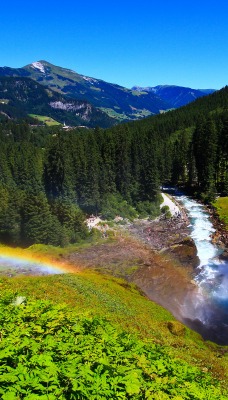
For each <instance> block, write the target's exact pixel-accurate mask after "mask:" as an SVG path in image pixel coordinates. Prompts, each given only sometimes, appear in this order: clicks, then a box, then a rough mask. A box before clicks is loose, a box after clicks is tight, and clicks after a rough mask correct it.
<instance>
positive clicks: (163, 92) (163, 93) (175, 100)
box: [132, 85, 215, 108]
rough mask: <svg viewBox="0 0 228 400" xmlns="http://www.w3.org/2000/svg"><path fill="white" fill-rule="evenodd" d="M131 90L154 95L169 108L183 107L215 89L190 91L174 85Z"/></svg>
mask: <svg viewBox="0 0 228 400" xmlns="http://www.w3.org/2000/svg"><path fill="white" fill-rule="evenodd" d="M132 90H137V91H139V92H148V93H155V94H156V95H157V96H159V97H160V99H162V100H163V101H165V102H166V103H168V104H169V107H170V108H179V107H182V106H185V105H186V104H188V103H191V102H192V101H194V100H196V99H198V98H199V97H203V96H205V95H208V94H211V93H213V92H215V89H191V88H187V87H182V86H174V85H158V86H155V87H140V86H133V88H132Z"/></svg>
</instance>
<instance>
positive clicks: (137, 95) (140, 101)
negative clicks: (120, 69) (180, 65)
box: [0, 61, 208, 124]
mask: <svg viewBox="0 0 228 400" xmlns="http://www.w3.org/2000/svg"><path fill="white" fill-rule="evenodd" d="M0 76H5V77H19V76H20V77H28V78H31V79H33V80H35V81H37V82H38V83H40V84H42V85H44V86H47V87H49V88H50V89H51V90H54V91H56V92H58V93H60V94H62V95H65V96H67V97H70V98H73V99H77V100H82V101H87V102H89V103H91V104H92V105H93V106H94V107H97V108H99V109H100V110H101V111H103V112H105V113H106V114H107V115H108V116H109V117H112V118H113V119H112V122H113V124H114V123H116V122H122V121H129V120H135V119H141V118H144V117H147V116H150V115H153V114H159V113H161V112H164V111H167V110H169V109H171V108H177V107H179V106H181V105H184V104H187V103H188V102H190V101H192V100H195V99H196V98H197V97H200V96H204V95H205V94H207V93H208V92H207V90H206V93H205V92H203V91H197V90H196V91H194V90H193V89H188V88H180V89H181V91H182V92H183V95H181V96H180V95H179V94H178V93H177V94H169V91H168V94H166V92H167V90H166V89H165V90H163V89H162V88H163V87H162V86H159V87H157V89H156V90H155V89H154V90H148V88H145V89H144V88H142V90H141V89H140V88H139V87H136V88H133V89H127V88H125V87H122V86H119V85H117V84H113V83H108V82H105V81H103V80H101V79H95V78H92V77H88V76H84V75H81V74H78V73H77V72H75V71H72V70H70V69H66V68H62V67H58V66H55V65H53V64H51V63H49V62H47V61H37V62H33V63H32V64H29V65H26V66H25V67H23V68H10V67H2V68H0ZM158 88H160V89H159V90H158ZM170 88H171V87H170ZM177 88H178V87H177ZM185 89H186V90H185ZM178 90H179V89H178ZM178 90H177V91H178ZM174 91H175V90H174ZM185 92H186V93H185ZM191 92H192V93H193V92H194V93H195V92H196V93H195V94H194V95H190V94H189V93H191ZM178 96H179V97H181V98H179V100H178Z"/></svg>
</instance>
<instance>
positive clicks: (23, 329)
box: [0, 272, 228, 400]
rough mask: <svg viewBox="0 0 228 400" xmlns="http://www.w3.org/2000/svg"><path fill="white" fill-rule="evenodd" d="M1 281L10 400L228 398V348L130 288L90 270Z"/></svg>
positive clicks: (4, 382)
mask: <svg viewBox="0 0 228 400" xmlns="http://www.w3.org/2000/svg"><path fill="white" fill-rule="evenodd" d="M0 283H1V298H0V312H1V316H2V319H1V344H0V347H1V357H0V365H1V370H2V376H1V388H0V393H1V394H2V399H17V398H18V396H19V398H21V399H30V398H31V399H33V398H34V399H35V397H36V398H39V396H42V398H45V399H48V398H50V399H54V398H61V399H69V398H72V399H109V398H110V399H117V398H123V399H171V398H172V399H203V400H207V399H209V398H210V399H214V400H217V399H218V398H219V399H223V400H225V399H227V398H228V397H227V396H228V392H227V385H226V384H227V365H228V364H227V353H226V352H225V351H224V349H222V348H219V347H218V346H215V345H212V344H211V343H209V342H208V343H205V342H203V341H202V340H201V338H200V337H199V336H198V335H197V334H195V333H193V332H192V331H190V330H189V329H187V328H185V327H184V326H183V325H181V324H180V323H178V322H176V321H175V320H174V318H173V317H172V316H171V315H170V314H169V313H168V312H167V311H165V310H164V309H162V308H161V307H160V306H158V305H156V304H154V303H153V302H151V301H149V300H147V299H146V298H145V297H144V296H142V295H141V294H139V293H138V292H137V290H136V288H135V287H133V286H131V285H128V284H127V283H126V282H124V281H122V280H119V279H116V278H111V277H107V276H102V275H100V274H96V273H94V272H80V273H77V274H76V275H72V274H71V275H69V274H67V275H59V276H50V277H39V278H38V277H27V278H25V277H23V278H14V279H1V282H0ZM15 301H16V302H17V303H18V305H15V304H16V303H15ZM64 302H65V303H67V306H66V305H64V304H63V303H64ZM20 303H21V304H20ZM126 332H127V333H126ZM209 360H210V362H209ZM6 366H7V367H6ZM219 381H220V383H219Z"/></svg>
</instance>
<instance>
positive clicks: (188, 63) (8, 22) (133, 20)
mask: <svg viewBox="0 0 228 400" xmlns="http://www.w3.org/2000/svg"><path fill="white" fill-rule="evenodd" d="M227 21H228V0H214V1H212V0H182V1H181V0H173V1H171V0H163V1H161V0H157V1H154V0H150V1H149V0H146V1H144V0H141V1H138V0H135V1H133V0H132V1H129V0H126V1H124V0H122V1H120V0H115V1H113V2H111V1H102V0H97V1H95V0H94V1H90V0H87V1H86V0H80V1H77V0H75V1H73V0H69V1H68V0H65V1H64V0H63V1H58V0H57V1H53V0H50V1H49V0H46V1H44V0H40V1H36V2H32V1H29V2H28V1H23V0H20V1H17V0H12V1H4V2H2V4H1V17H0V35H1V36H0V66H12V67H22V66H24V65H26V64H29V63H31V62H34V61H38V60H46V61H49V62H51V63H53V64H55V65H60V66H63V67H66V68H70V69H73V70H75V71H77V72H78V73H81V74H84V75H88V76H92V77H95V78H100V79H103V80H105V81H108V82H113V83H118V84H119V85H122V86H126V87H132V86H133V85H139V86H156V85H159V84H172V85H181V86H189V87H192V88H215V89H219V88H221V87H223V86H225V85H226V84H228V79H227V72H228V24H227Z"/></svg>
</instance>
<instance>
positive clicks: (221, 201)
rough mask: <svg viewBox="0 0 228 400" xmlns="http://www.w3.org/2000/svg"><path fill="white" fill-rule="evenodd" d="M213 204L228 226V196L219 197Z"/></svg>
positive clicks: (227, 226)
mask: <svg viewBox="0 0 228 400" xmlns="http://www.w3.org/2000/svg"><path fill="white" fill-rule="evenodd" d="M213 205H214V207H215V208H216V211H217V213H218V215H219V218H220V219H221V221H223V222H224V223H225V225H226V228H228V197H219V198H218V199H217V200H216V201H215V202H214V203H213Z"/></svg>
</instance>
